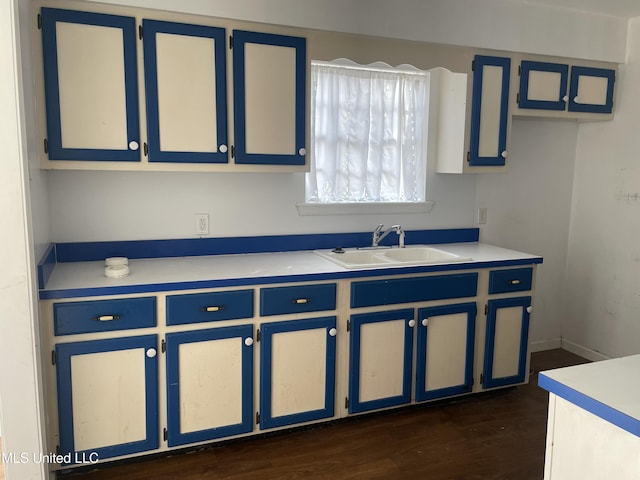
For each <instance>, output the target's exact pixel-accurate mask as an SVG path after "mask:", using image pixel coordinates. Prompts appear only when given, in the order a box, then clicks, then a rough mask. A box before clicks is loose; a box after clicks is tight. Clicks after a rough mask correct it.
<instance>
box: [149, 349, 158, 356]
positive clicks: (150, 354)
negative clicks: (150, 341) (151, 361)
mask: <svg viewBox="0 0 640 480" xmlns="http://www.w3.org/2000/svg"><path fill="white" fill-rule="evenodd" d="M157 354H158V352H157V351H156V349H155V348H150V349H149V350H147V357H149V358H153V357H155V356H156V355H157Z"/></svg>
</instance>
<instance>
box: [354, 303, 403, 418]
mask: <svg viewBox="0 0 640 480" xmlns="http://www.w3.org/2000/svg"><path fill="white" fill-rule="evenodd" d="M414 314H415V312H414V309H412V308H409V309H401V310H390V311H383V312H373V313H361V314H355V315H351V318H350V331H351V336H350V341H349V342H350V343H349V397H348V408H349V413H360V412H366V411H368V410H376V409H380V408H388V407H395V406H399V405H404V404H408V403H410V402H411V383H412V373H411V372H412V363H413V330H414V327H415V319H414Z"/></svg>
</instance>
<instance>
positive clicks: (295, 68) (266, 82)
mask: <svg viewBox="0 0 640 480" xmlns="http://www.w3.org/2000/svg"><path fill="white" fill-rule="evenodd" d="M306 89H307V52H306V39H305V38H302V37H291V36H285V35H274V34H267V33H259V32H248V31H244V30H234V31H233V104H234V107H233V112H234V135H235V153H234V155H235V163H237V164H261V165H300V166H304V165H305V163H306V158H307V156H306V155H307V153H306V151H307V147H306Z"/></svg>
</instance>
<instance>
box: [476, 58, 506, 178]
mask: <svg viewBox="0 0 640 480" xmlns="http://www.w3.org/2000/svg"><path fill="white" fill-rule="evenodd" d="M510 72H511V59H510V58H507V57H490V56H484V55H476V56H475V57H474V61H473V88H472V101H471V127H470V132H471V133H470V135H471V136H470V139H469V153H468V157H467V160H468V164H469V166H473V167H476V166H477V167H491V166H497V167H501V166H504V165H505V164H506V158H507V127H508V122H509V78H510Z"/></svg>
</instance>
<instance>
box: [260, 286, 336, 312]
mask: <svg viewBox="0 0 640 480" xmlns="http://www.w3.org/2000/svg"><path fill="white" fill-rule="evenodd" d="M335 309H336V284H335V283H327V284H322V285H300V286H295V287H273V288H263V289H261V290H260V315H262V316H267V315H281V314H284V313H304V312H318V311H321V310H335Z"/></svg>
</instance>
